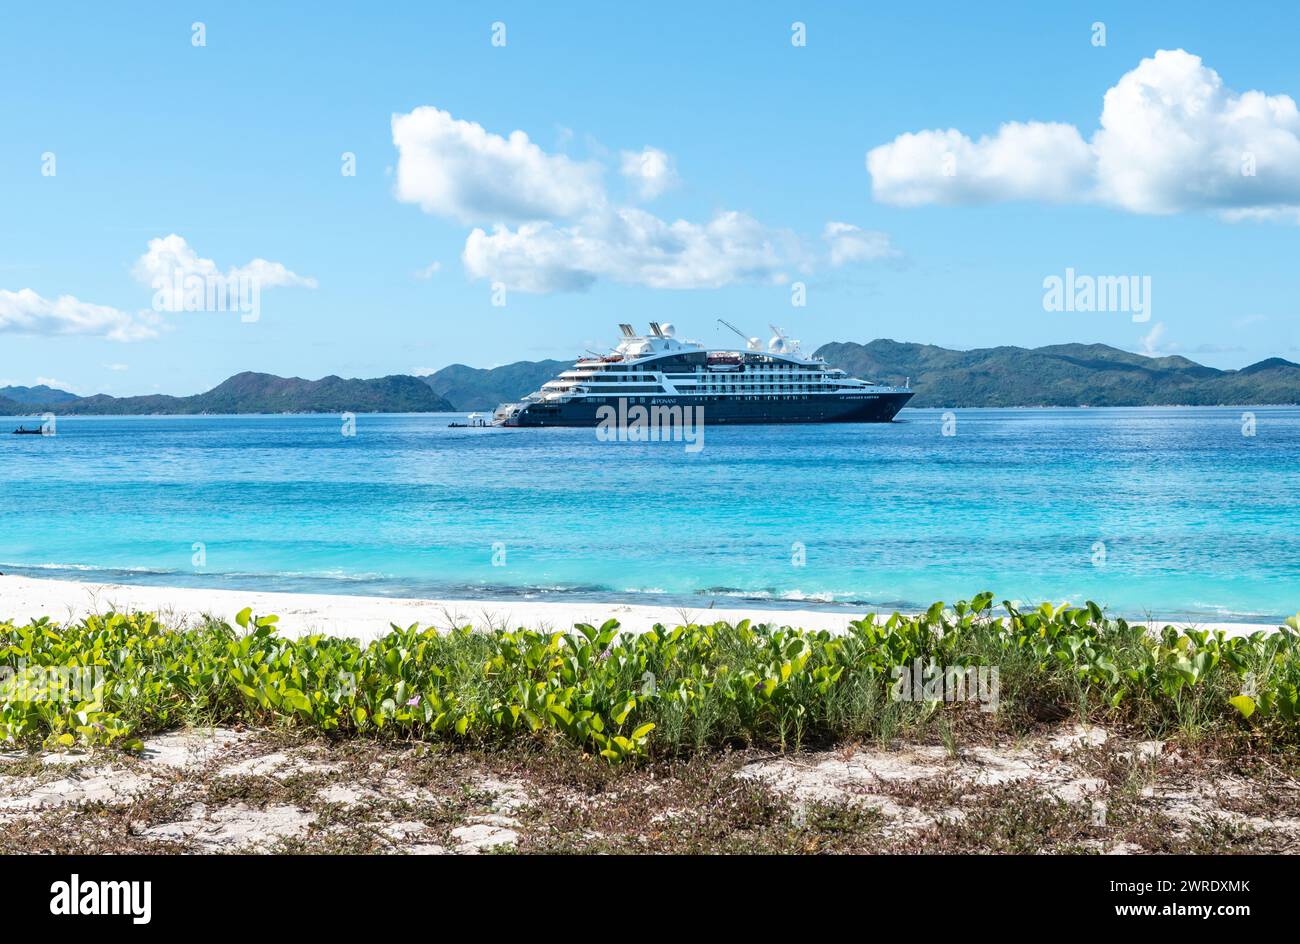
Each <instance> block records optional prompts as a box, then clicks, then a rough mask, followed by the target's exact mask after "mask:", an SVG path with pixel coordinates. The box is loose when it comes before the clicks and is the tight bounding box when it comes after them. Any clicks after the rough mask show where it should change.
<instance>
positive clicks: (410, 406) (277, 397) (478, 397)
mask: <svg viewBox="0 0 1300 944" xmlns="http://www.w3.org/2000/svg"><path fill="white" fill-rule="evenodd" d="M815 353H816V355H817V356H819V357H824V358H825V359H826V362H827V363H828V364H830V365H832V366H834V367H840V368H843V369H844V370H845V371H847V372H848V373H849V374H850V375H852V376H857V377H864V378H866V379H869V380H875V381H879V382H886V383H902V382H903V381H904V380H905V379H908V378H910V379H911V382H912V388H913V390H915V391H916V396H915V397H914V398H913V399H912V401H911V403H909V406H913V407H1021V406H1174V405H1183V406H1215V405H1232V406H1252V405H1261V404H1273V403H1276V404H1282V403H1286V404H1295V403H1300V364H1296V363H1293V362H1292V361H1288V360H1284V359H1283V358H1280V357H1270V358H1267V359H1266V360H1262V361H1259V362H1258V363H1255V364H1251V365H1249V366H1247V367H1243V368H1241V369H1240V370H1218V369H1217V368H1214V367H1206V366H1205V365H1204V364H1198V363H1196V362H1195V361H1191V360H1188V359H1187V358H1185V357H1179V356H1172V357H1147V356H1144V355H1142V354H1134V353H1132V352H1130V351H1122V350H1120V349H1118V348H1114V347H1110V346H1108V345H1105V344H1054V345H1050V346H1048V347H1039V348H1023V347H993V348H980V349H977V350H973V351H954V350H949V349H947V348H942V347H937V346H935V345H932V344H912V343H904V342H899V341H890V340H876V341H871V342H869V343H866V344H858V343H856V342H852V341H844V342H833V343H830V344H823V345H822V346H821V347H819V348H818V349H817V350H816V352H815ZM572 363H573V362H572V361H567V360H542V361H517V362H515V363H513V364H505V365H503V366H500V367H491V368H477V367H467V366H466V365H464V364H452V365H451V366H450V367H444V368H443V369H442V370H439V371H437V372H435V373H433V374H429V375H428V376H425V377H412V376H409V375H406V374H394V375H391V376H388V377H379V378H376V379H373V380H347V379H344V378H342V377H335V376H329V377H323V378H321V379H320V380H303V379H302V378H299V377H277V376H275V375H273V374H261V373H253V372H251V371H247V372H244V373H241V374H236V375H235V376H233V377H231V378H230V379H228V380H226V381H224V382H223V383H221V384H218V385H217V386H216V387H213V388H212V389H211V390H209V391H207V392H206V393H200V394H195V395H194V396H189V397H173V396H166V395H161V394H158V395H152V396H140V397H112V396H108V395H107V394H97V395H95V396H90V397H79V396H77V395H76V394H74V393H69V392H68V391H66V390H57V389H54V388H52V387H47V386H36V387H0V414H3V415H7V416H32V415H36V414H39V413H43V412H53V413H56V414H61V415H73V416H75V415H90V414H133V415H139V414H146V413H163V414H192V413H342V412H349V411H350V412H354V413H445V412H457V411H460V412H465V411H471V410H491V409H493V408H495V407H496V406H497V404H499V403H505V402H511V401H514V400H518V399H520V398H521V397H523V396H525V395H527V394H529V393H531V392H533V391H534V390H537V389H538V388H539V387H541V385H542V384H544V383H545V382H546V381H548V380H550V379H552V378H553V377H555V376H556V375H557V374H559V373H560V372H561V371H563V370H565V369H567V368H568V367H570V366H572Z"/></svg>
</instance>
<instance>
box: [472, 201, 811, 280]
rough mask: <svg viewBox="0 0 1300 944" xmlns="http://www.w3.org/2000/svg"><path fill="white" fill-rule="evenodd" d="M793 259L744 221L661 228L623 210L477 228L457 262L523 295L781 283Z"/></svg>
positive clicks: (785, 244)
mask: <svg viewBox="0 0 1300 944" xmlns="http://www.w3.org/2000/svg"><path fill="white" fill-rule="evenodd" d="M798 254H799V250H798V248H797V239H796V238H795V237H794V236H793V234H789V233H781V232H775V231H773V230H770V229H768V228H767V227H765V226H763V225H762V224H761V223H759V222H758V221H757V220H755V219H754V218H753V217H751V216H747V215H746V214H744V213H737V212H734V211H730V212H723V213H719V214H717V215H716V216H714V217H713V219H711V220H709V222H707V223H703V224H700V223H691V222H688V221H686V220H677V221H676V222H673V223H668V222H665V221H664V220H661V219H660V218H659V217H657V216H654V215H653V214H651V213H647V212H645V211H644V210H639V209H635V208H630V207H624V208H621V209H617V210H612V211H609V212H607V213H603V214H599V215H594V216H592V217H589V218H587V219H584V220H582V221H581V222H579V223H576V224H574V225H572V226H556V225H555V224H553V223H550V222H545V221H544V222H537V223H525V224H523V225H521V226H519V227H518V228H516V229H513V230H512V229H510V228H509V227H507V226H503V225H498V226H495V227H493V229H492V232H490V233H489V232H487V231H485V230H483V229H481V228H476V229H475V230H474V231H473V232H471V233H470V234H469V239H468V240H467V241H466V243H465V251H464V254H463V257H462V258H463V261H464V263H465V271H466V273H467V274H468V275H469V276H470V277H471V278H483V279H491V280H493V281H499V282H503V283H504V284H506V285H508V286H510V287H512V288H515V289H519V290H521V291H526V292H554V291H581V290H583V289H586V288H588V287H590V286H591V285H592V284H593V283H594V282H595V281H596V280H597V279H601V278H608V279H611V280H612V281H615V282H622V283H626V284H631V285H645V286H648V287H650V288H678V289H682V288H719V287H721V286H724V285H730V284H732V283H734V282H741V281H767V282H777V283H779V282H781V281H783V280H784V279H785V275H784V271H783V270H784V267H785V266H787V265H789V264H790V262H791V260H792V259H794V258H796V257H797V256H798Z"/></svg>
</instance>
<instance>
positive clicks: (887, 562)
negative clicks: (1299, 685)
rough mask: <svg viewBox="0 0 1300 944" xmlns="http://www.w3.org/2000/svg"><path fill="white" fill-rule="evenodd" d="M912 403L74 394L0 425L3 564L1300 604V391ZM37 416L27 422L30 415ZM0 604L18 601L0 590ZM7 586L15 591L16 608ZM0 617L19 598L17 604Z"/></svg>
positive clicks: (334, 577) (484, 588) (426, 583)
mask: <svg viewBox="0 0 1300 944" xmlns="http://www.w3.org/2000/svg"><path fill="white" fill-rule="evenodd" d="M1243 412H1244V411H1243V410H1242V409H1236V408H1212V407H1185V408H1179V407H1170V408H1134V409H1024V410H957V411H955V412H954V417H955V427H953V426H951V424H950V427H949V428H950V431H951V432H953V435H944V418H943V413H942V411H939V410H904V411H903V413H902V414H901V415H900V417H899V419H898V420H897V421H895V422H894V423H891V424H885V425H825V426H768V427H763V426H750V427H729V428H721V427H719V428H709V427H706V429H705V437H704V445H703V448H702V449H701V450H700V451H698V452H695V453H692V452H689V451H688V450H687V449H686V448H685V444H683V443H681V442H657V443H627V442H624V443H619V442H601V441H599V440H598V439H597V438H596V436H595V431H594V430H591V429H451V428H448V425H447V424H448V422H449V421H451V420H452V419H462V418H463V417H460V416H457V417H453V416H451V415H382V416H381V415H361V416H358V417H357V418H356V430H355V432H356V434H355V436H350V437H349V436H344V435H342V426H343V424H342V421H341V419H340V417H338V416H335V415H329V416H323V415H317V416H228V417H85V418H78V417H61V418H59V419H58V424H57V435H55V436H53V437H40V436H11V435H8V432H9V429H10V428H12V427H13V426H15V425H17V422H18V421H17V420H12V421H10V420H4V422H7V423H9V424H10V425H9V426H7V427H4V428H3V430H0V432H3V434H4V435H0V495H2V496H3V500H2V501H0V571H3V572H5V573H20V574H26V575H29V576H44V577H60V578H69V579H92V580H100V581H114V582H123V583H145V584H162V585H183V586H210V587H222V588H247V589H259V590H296V591H313V592H325V593H356V594H376V595H392V596H423V597H439V596H442V597H457V598H464V597H472V598H492V597H500V596H504V595H522V596H527V597H530V598H534V599H558V598H563V597H565V596H581V597H585V598H589V599H600V600H610V601H620V602H638V603H667V604H670V605H675V606H685V607H690V608H693V609H694V608H703V607H706V606H708V605H709V602H710V601H716V603H717V605H718V606H733V607H735V606H743V605H744V604H745V603H746V602H751V603H754V604H755V605H758V604H761V605H763V606H765V607H779V606H783V605H784V606H791V607H794V606H798V607H801V608H810V607H811V608H828V609H830V608H840V607H849V608H853V609H859V610H864V609H866V608H886V609H889V608H917V607H924V606H926V605H928V604H930V603H931V602H933V601H935V600H947V601H952V600H955V599H959V598H969V597H970V596H971V595H973V594H975V593H977V592H979V591H981V590H986V589H987V590H990V591H992V592H993V593H994V594H995V595H996V598H997V599H999V600H1001V599H1010V600H1018V601H1022V602H1025V603H1028V602H1030V601H1035V602H1037V601H1041V600H1052V601H1055V602H1061V601H1072V602H1081V601H1083V600H1087V599H1092V600H1095V601H1096V602H1098V603H1099V604H1102V605H1103V606H1105V607H1107V608H1108V609H1109V610H1110V611H1111V612H1113V613H1116V614H1120V615H1125V616H1130V617H1141V616H1147V615H1154V616H1157V617H1161V618H1170V619H1173V618H1178V619H1192V620H1196V619H1216V620H1237V621H1245V622H1249V621H1271V620H1276V619H1279V618H1281V617H1284V616H1286V615H1289V614H1293V613H1295V612H1296V611H1297V610H1298V609H1300V409H1296V408H1290V407H1255V408H1251V412H1252V413H1253V414H1254V417H1255V435H1253V436H1247V435H1243V422H1244V421H1243ZM26 419H27V420H28V421H29V422H30V418H26ZM0 602H2V601H0ZM0 608H2V607H0ZM0 615H2V614H0Z"/></svg>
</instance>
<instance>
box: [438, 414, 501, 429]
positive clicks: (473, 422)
mask: <svg viewBox="0 0 1300 944" xmlns="http://www.w3.org/2000/svg"><path fill="white" fill-rule="evenodd" d="M465 419H466V422H464V423H448V424H447V428H448V429H470V428H475V427H480V426H482V427H486V426H491V425H492V424H491V423H489V422H488V420H487V417H486V416H484V415H483V414H482V413H471V414H470V415H469V416H467V417H465Z"/></svg>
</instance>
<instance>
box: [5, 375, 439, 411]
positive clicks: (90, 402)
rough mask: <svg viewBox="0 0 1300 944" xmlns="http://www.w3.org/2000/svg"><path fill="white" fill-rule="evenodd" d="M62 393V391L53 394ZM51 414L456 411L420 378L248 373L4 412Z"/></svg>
mask: <svg viewBox="0 0 1300 944" xmlns="http://www.w3.org/2000/svg"><path fill="white" fill-rule="evenodd" d="M55 392H56V393H62V392H63V391H55ZM44 409H50V410H52V411H53V412H55V413H59V414H61V415H65V416H76V415H87V414H131V415H139V414H146V413H164V414H166V413H344V412H351V413H446V412H452V411H453V409H454V408H453V407H452V405H451V404H450V403H448V402H447V401H446V400H445V399H443V398H442V397H440V396H438V394H436V393H434V391H433V390H431V389H430V388H429V386H428V384H426V383H424V382H423V381H421V380H420V379H419V378H418V377H408V376H406V375H404V374H395V375H393V376H390V377H380V378H378V379H375V380H345V379H344V378H342V377H334V376H330V377H323V378H321V379H320V380H303V379H302V378H300V377H276V376H275V375H273V374H258V373H253V372H251V371H246V372H245V373H242V374H236V375H235V376H233V377H231V378H230V379H229V380H226V381H224V382H222V383H221V384H218V385H217V386H216V387H213V388H212V389H211V390H209V391H208V392H207V393H200V394H196V395H194V396H191V397H172V396H166V395H163V394H154V395H151V396H143V397H111V396H108V395H107V394H102V393H101V394H96V395H95V396H92V397H74V398H73V399H71V400H68V399H59V400H55V401H51V402H47V403H44V404H39V403H28V404H24V405H21V406H15V407H11V408H10V409H5V408H4V405H3V404H2V403H0V410H4V412H7V413H9V414H10V415H17V414H19V413H21V412H23V411H27V412H40V411H42V410H44Z"/></svg>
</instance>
